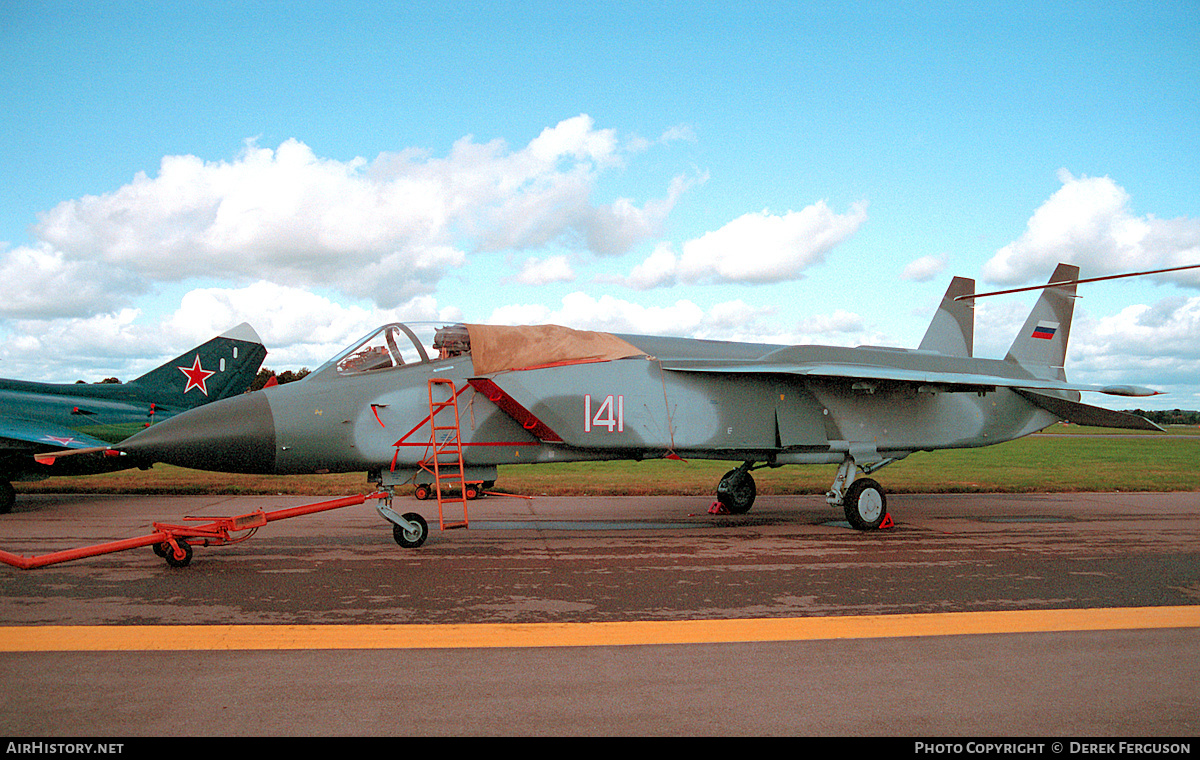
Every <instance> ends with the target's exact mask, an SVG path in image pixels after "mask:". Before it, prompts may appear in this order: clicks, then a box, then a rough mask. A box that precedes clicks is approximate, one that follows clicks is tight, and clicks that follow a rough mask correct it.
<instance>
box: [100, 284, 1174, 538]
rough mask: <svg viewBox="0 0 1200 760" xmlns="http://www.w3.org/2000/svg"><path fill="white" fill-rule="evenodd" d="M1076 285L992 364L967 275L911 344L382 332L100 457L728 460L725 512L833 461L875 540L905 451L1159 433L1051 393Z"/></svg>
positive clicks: (461, 329)
mask: <svg viewBox="0 0 1200 760" xmlns="http://www.w3.org/2000/svg"><path fill="white" fill-rule="evenodd" d="M1078 272H1079V270H1078V268H1077V267H1074V266H1068V265H1059V267H1058V269H1057V270H1056V271H1055V272H1054V275H1053V276H1052V277H1051V279H1050V283H1051V284H1050V285H1047V286H1045V289H1044V290H1043V292H1042V295H1041V296H1040V298H1039V300H1038V302H1037V304H1036V305H1035V306H1034V309H1033V311H1032V312H1031V313H1030V315H1029V318H1028V319H1027V320H1026V322H1025V325H1024V326H1023V327H1022V328H1021V332H1020V334H1019V335H1018V336H1017V338H1016V340H1015V341H1014V342H1013V344H1012V348H1011V349H1010V350H1009V351H1008V355H1007V356H1005V358H1004V359H1002V360H994V359H981V358H975V357H974V356H973V355H972V353H973V332H974V320H973V310H972V309H973V299H972V298H971V296H972V295H973V294H974V281H973V280H970V279H966V278H960V277H956V278H954V280H953V281H952V282H951V284H950V287H949V289H948V290H947V291H946V295H945V297H944V298H943V300H942V302H941V306H940V307H939V309H938V311H937V313H936V314H935V315H934V318H933V321H932V323H931V324H930V326H929V328H928V331H927V332H926V333H925V336H924V339H923V340H922V341H921V344H920V346H919V347H918V348H916V349H911V350H910V349H903V348H881V347H870V346H860V347H857V348H841V347H833V346H810V345H795V346H782V345H767V344H756V343H732V342H721V341H711V340H694V339H686V338H675V337H649V336H642V335H616V334H611V333H601V332H586V331H580V330H573V329H568V328H565V327H559V326H554V325H542V326H525V327H502V326H493V325H478V324H433V325H416V324H389V325H385V326H383V327H380V328H379V329H377V330H375V331H374V332H372V333H370V334H369V335H367V336H366V337H364V338H363V339H361V340H359V341H356V342H355V343H353V344H352V345H351V346H350V347H349V348H347V349H346V350H344V351H343V352H341V353H340V354H339V355H337V356H336V357H334V358H333V359H331V360H330V361H328V362H327V363H325V364H324V365H322V366H321V367H319V368H318V369H317V370H315V371H314V372H312V374H310V375H309V376H308V377H306V378H305V379H304V380H302V381H300V382H296V383H291V384H289V385H284V386H279V387H275V388H268V389H265V390H264V391H263V392H261V393H252V394H248V395H246V396H241V397H238V398H233V399H228V400H225V401H221V402H218V403H215V404H211V405H208V406H205V407H201V408H199V409H195V410H192V411H190V412H187V413H186V414H182V415H180V416H178V417H176V418H174V419H172V420H169V421H167V422H163V423H160V424H157V425H155V426H154V427H152V428H150V429H149V430H146V431H143V432H141V433H139V434H137V435H135V436H134V437H132V438H130V439H128V440H126V441H124V442H123V443H121V444H120V445H119V446H117V447H116V448H117V449H119V450H121V451H124V452H127V453H129V454H132V455H137V456H143V457H147V458H151V459H155V460H161V461H165V462H170V463H173V464H177V465H181V466H184V467H193V468H199V469H205V470H216V471H223V472H242V473H323V472H349V471H365V472H367V473H368V477H369V479H370V480H371V482H374V483H376V484H378V485H379V486H380V487H381V488H384V489H394V488H396V487H398V486H401V485H403V484H414V485H416V486H417V488H418V493H419V492H420V489H422V488H426V489H428V487H429V486H430V485H431V484H432V485H434V486H440V485H442V483H441V477H442V476H441V475H440V474H439V472H441V471H444V470H446V469H447V468H449V469H450V470H451V471H452V472H453V473H454V474H455V477H458V478H459V479H460V480H461V482H462V484H463V485H464V487H465V488H467V489H468V490H469V489H470V488H480V487H482V488H487V487H490V486H491V484H492V483H493V482H494V481H495V479H496V477H497V466H498V465H502V464H510V463H541V462H566V461H580V460H610V459H632V460H645V459H656V458H663V457H667V458H684V459H715V460H729V461H733V462H740V463H741V464H740V465H739V466H737V467H736V468H734V469H732V470H730V471H729V472H728V473H727V474H726V475H725V476H724V477H723V478H722V479H721V481H720V482H719V483H718V484H717V487H716V497H717V500H718V501H719V502H720V503H721V504H723V505H724V507H725V508H726V509H727V510H728V511H729V512H732V513H744V512H746V511H747V510H749V509H750V508H751V505H752V504H753V503H754V499H755V493H756V488H755V484H754V479H753V477H752V475H751V472H752V471H753V470H755V469H758V468H762V467H779V466H782V465H789V464H836V465H838V471H837V475H836V478H835V480H834V482H833V484H832V485H831V487H830V490H829V492H828V494H827V496H826V498H827V500H828V502H829V503H830V504H831V505H835V506H837V507H841V508H843V509H844V512H845V515H846V519H847V520H848V521H849V523H850V525H852V526H853V527H855V528H857V529H860V530H872V529H876V528H878V527H880V526H881V525H883V524H884V522H885V520H886V519H887V518H888V510H887V502H886V496H885V493H884V490H883V488H882V486H880V484H879V483H878V482H877V481H875V480H874V479H872V478H869V477H866V475H869V474H871V473H873V472H874V471H876V470H878V469H880V468H881V467H884V466H885V465H888V464H891V463H893V462H897V461H899V460H901V459H904V458H905V457H907V456H908V455H910V454H912V453H913V452H916V451H933V450H935V449H946V448H966V447H977V446H989V445H991V444H996V443H1001V442H1003V441H1010V440H1012V439H1014V438H1019V437H1021V436H1024V435H1028V434H1030V433H1033V432H1035V431H1038V430H1041V429H1042V428H1045V427H1046V426H1048V425H1050V424H1052V423H1055V422H1058V421H1059V420H1070V421H1073V422H1078V423H1081V424H1089V425H1102V426H1109V427H1125V428H1135V429H1159V428H1158V427H1157V426H1156V425H1154V424H1153V423H1151V422H1149V421H1147V420H1145V419H1143V418H1142V417H1138V416H1135V415H1132V414H1129V413H1125V412H1118V411H1110V410H1107V409H1102V408H1100V407H1095V406H1090V405H1087V404H1083V403H1080V400H1079V399H1080V391H1098V392H1101V393H1109V394H1115V395H1120V396H1131V395H1132V396H1138V395H1151V394H1153V393H1155V391H1153V390H1150V389H1148V388H1138V387H1133V386H1110V387H1098V386H1088V385H1078V384H1073V383H1069V382H1067V379H1066V376H1065V373H1064V371H1063V363H1064V361H1063V360H1064V357H1065V354H1066V348H1067V339H1068V336H1069V333H1070V327H1071V316H1072V310H1073V307H1074V295H1075V282H1074V281H1075V280H1076V279H1077V278H1078ZM447 455H449V456H447ZM456 462H457V463H456ZM448 463H449V464H448ZM464 503H465V502H464ZM381 511H382V510H381ZM393 515H394V513H392V515H389V514H387V513H385V517H388V519H390V520H392V522H393V523H395V524H396V528H395V531H396V538H397V541H400V542H401V543H402V544H404V545H419V543H420V542H421V541H423V540H424V534H423V531H424V530H425V528H424V523H423V522H422V523H421V524H420V525H418V524H417V521H416V520H406V519H404V518H408V517H412V515H406V516H404V518H400V519H397V517H398V516H393ZM402 535H406V536H408V541H407V542H405V541H404V540H402Z"/></svg>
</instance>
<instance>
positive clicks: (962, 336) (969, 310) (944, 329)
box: [918, 277, 975, 356]
mask: <svg viewBox="0 0 1200 760" xmlns="http://www.w3.org/2000/svg"><path fill="white" fill-rule="evenodd" d="M970 295H975V281H974V280H972V279H969V278H967V277H955V278H954V279H953V280H951V281H950V287H949V288H947V289H946V295H945V296H943V297H942V304H941V306H939V307H938V310H937V313H936V314H934V315H933V321H932V322H930V323H929V329H928V330H926V331H925V337H924V338H922V339H921V345H920V346H918V348H920V349H921V350H922V351H937V352H938V353H942V354H945V355H947V356H971V355H972V352H973V351H974V347H975V302H974V300H972V299H970V298H964V299H963V300H961V301H955V300H954V299H955V298H957V297H959V296H970Z"/></svg>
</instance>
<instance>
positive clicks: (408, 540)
mask: <svg viewBox="0 0 1200 760" xmlns="http://www.w3.org/2000/svg"><path fill="white" fill-rule="evenodd" d="M404 519H405V520H408V521H409V522H410V523H414V524H415V525H416V526H417V528H416V529H415V530H405V529H404V528H402V527H401V526H399V525H393V526H392V538H394V539H396V543H398V544H400V545H401V546H403V547H404V548H405V549H416V548H417V547H418V546H420V545H421V544H423V543H425V539H426V538H429V525H428V523H426V522H425V518H424V517H421V516H420V515H419V514H417V513H416V512H409V513H407V514H405V515H404Z"/></svg>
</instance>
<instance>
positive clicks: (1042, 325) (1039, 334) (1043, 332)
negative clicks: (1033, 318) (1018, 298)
mask: <svg viewBox="0 0 1200 760" xmlns="http://www.w3.org/2000/svg"><path fill="white" fill-rule="evenodd" d="M1056 332H1058V323H1057V322H1038V323H1037V327H1035V328H1033V336H1032V337H1034V338H1041V339H1042V340H1050V339H1051V338H1053V337H1054V333H1056Z"/></svg>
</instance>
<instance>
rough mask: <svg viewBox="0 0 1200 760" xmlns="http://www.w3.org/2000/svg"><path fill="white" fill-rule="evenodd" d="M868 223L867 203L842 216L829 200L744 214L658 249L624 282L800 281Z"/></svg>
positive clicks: (653, 284) (641, 286) (639, 284)
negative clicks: (678, 245)
mask: <svg viewBox="0 0 1200 760" xmlns="http://www.w3.org/2000/svg"><path fill="white" fill-rule="evenodd" d="M866 219H867V210H866V204H864V203H856V204H854V205H852V206H851V208H850V210H849V211H847V212H846V213H844V214H838V213H835V212H834V211H833V210H832V209H830V208H829V206H828V205H827V204H826V203H825V202H824V201H818V202H816V203H814V204H812V205H810V206H807V207H805V208H804V209H802V210H800V211H788V212H786V213H784V214H772V213H771V212H770V211H766V210H764V211H761V212H758V213H750V214H744V215H742V216H740V217H738V218H737V219H734V220H733V221H731V222H729V223H728V224H726V225H724V226H723V227H721V228H719V229H716V230H713V231H712V232H708V233H706V234H704V235H702V236H701V237H699V238H695V239H693V240H689V241H687V242H686V243H684V244H683V246H682V250H681V252H680V253H678V254H676V253H675V252H674V250H673V249H672V248H671V247H669V246H666V245H659V246H657V247H656V248H655V249H654V251H653V253H651V254H650V256H649V257H647V258H646V259H645V260H644V261H643V262H642V263H641V264H639V265H637V266H636V267H634V268H633V270H632V271H631V273H630V275H629V277H627V278H626V279H625V280H624V282H625V283H626V284H627V285H629V286H630V287H634V288H639V289H646V288H651V287H659V286H663V285H670V284H675V283H681V282H682V283H698V282H700V283H708V282H751V283H768V282H782V281H785V280H795V279H798V278H800V277H801V276H803V272H804V270H805V269H807V268H808V267H810V266H813V265H814V264H818V263H820V262H821V261H823V260H824V257H825V254H827V253H828V252H829V251H831V250H832V249H833V248H835V247H836V246H837V245H839V244H840V243H842V242H844V241H845V240H847V239H848V238H850V237H851V236H852V235H853V234H854V233H855V232H857V231H858V228H859V227H861V226H862V225H863V223H864V222H865V221H866Z"/></svg>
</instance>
